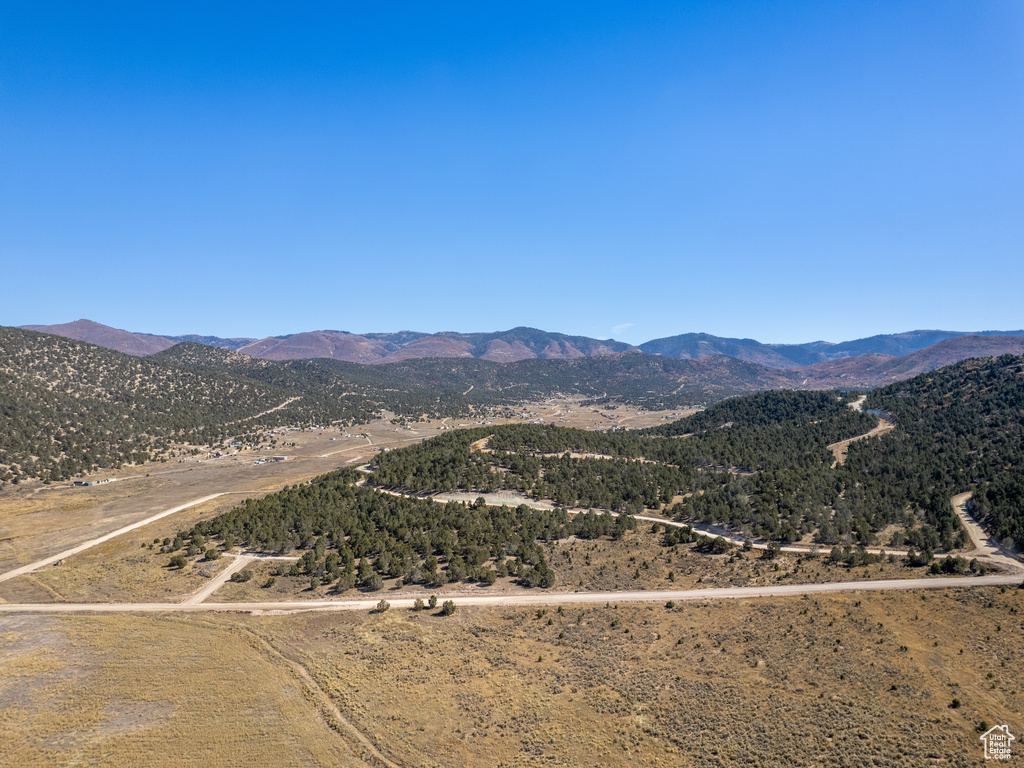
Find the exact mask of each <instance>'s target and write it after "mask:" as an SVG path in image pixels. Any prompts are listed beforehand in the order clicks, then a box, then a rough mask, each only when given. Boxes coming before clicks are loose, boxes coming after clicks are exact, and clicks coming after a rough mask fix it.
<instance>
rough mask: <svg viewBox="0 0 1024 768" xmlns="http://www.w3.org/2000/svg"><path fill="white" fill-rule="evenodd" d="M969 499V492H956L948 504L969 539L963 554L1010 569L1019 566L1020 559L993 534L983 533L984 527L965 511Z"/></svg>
mask: <svg viewBox="0 0 1024 768" xmlns="http://www.w3.org/2000/svg"><path fill="white" fill-rule="evenodd" d="M970 499H971V494H970V493H958V494H957V495H956V496H954V497H953V498H952V499H950V504H952V505H953V509H955V510H956V513H957V515H958V516H959V518H960V522H961V523H962V524H963V526H964V530H965V531H967V536H968V538H969V539H970V540H971V550H970V551H969V552H964V553H963V556H964V557H976V558H978V559H979V560H986V561H990V562H995V563H998V564H1000V565H1003V566H1005V567H1007V568H1010V569H1011V570H1013V569H1018V568H1021V563H1020V560H1019V559H1018V558H1017V557H1016V556H1015V555H1014V553H1013V552H1011V551H1009V550H1008V549H1006V547H1004V546H1003V545H1002V544H1001V543H1000V542H999V541H997V540H996V538H995V536H989V535H988V534H987V533H985V529H984V528H982V527H981V525H979V524H978V521H977V520H975V519H974V517H973V516H972V515H971V514H970V512H968V511H967V502H968V501H970Z"/></svg>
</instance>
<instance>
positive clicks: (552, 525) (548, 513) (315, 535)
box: [170, 469, 636, 592]
mask: <svg viewBox="0 0 1024 768" xmlns="http://www.w3.org/2000/svg"><path fill="white" fill-rule="evenodd" d="M358 474H359V473H358V472H356V471H355V470H353V469H341V470H338V471H336V472H331V473H328V474H326V475H322V476H320V477H318V478H316V479H314V480H313V481H311V482H309V483H305V484H302V485H299V486H295V487H293V488H286V489H285V490H283V491H281V492H280V493H275V494H272V495H270V496H266V497H264V498H262V499H258V500H256V499H248V500H246V502H245V503H244V504H241V505H240V506H238V507H235V508H234V509H233V510H231V511H229V512H227V513H225V514H223V515H220V516H218V517H216V518H214V519H213V520H210V521H207V522H201V523H198V524H197V525H195V526H194V527H193V528H192V529H191V530H189V531H182V532H181V533H179V535H178V537H177V538H176V539H175V541H174V543H173V544H172V546H171V548H170V550H171V551H178V550H181V549H185V547H186V546H187V549H185V553H186V554H188V555H189V556H194V555H197V554H199V553H200V552H201V551H202V548H203V547H204V546H206V544H207V541H208V540H210V539H211V538H212V537H216V538H217V539H218V540H219V541H220V542H221V543H222V544H223V545H224V546H225V547H231V546H234V545H242V546H246V547H250V548H252V549H256V550H259V551H264V552H290V551H292V550H294V549H304V550H305V552H304V553H303V556H302V558H301V559H300V560H299V562H298V563H296V564H295V565H294V566H292V568H291V570H290V571H289V573H288V575H291V576H305V577H308V578H309V579H310V583H311V586H314V588H315V587H319V586H322V585H327V584H331V585H334V589H335V590H336V591H338V592H344V591H345V590H347V589H351V588H353V587H358V588H360V589H364V590H367V591H376V590H378V589H380V588H381V587H382V584H383V580H384V579H394V578H398V579H401V581H402V583H406V584H413V583H416V584H429V585H432V586H442V585H444V584H447V583H448V582H450V581H467V582H477V583H483V584H493V583H494V582H495V580H496V579H497V577H499V576H508V575H513V576H517V577H518V579H519V581H520V583H521V584H523V585H525V586H531V587H535V586H536V587H550V586H553V585H554V580H555V576H554V572H553V571H552V570H551V569H550V567H549V566H548V564H547V562H546V560H545V557H544V549H543V547H542V546H541V543H542V542H548V541H554V540H557V539H563V538H565V537H567V536H571V535H576V536H580V537H583V538H597V537H599V536H602V535H610V536H615V537H619V536H621V535H622V534H623V532H625V531H626V530H629V529H631V528H635V526H636V521H635V520H633V519H632V518H629V517H625V516H623V517H619V518H613V517H612V516H611V515H603V516H590V517H585V516H583V517H577V518H576V519H574V520H570V518H569V516H568V515H567V514H566V512H565V510H560V509H559V510H537V509H533V508H531V507H528V506H525V505H522V506H519V507H518V508H514V509H513V508H510V507H493V506H487V505H485V504H479V503H475V504H468V505H467V504H462V503H459V502H451V503H447V504H438V503H436V502H434V501H431V500H425V499H416V498H410V497H400V496H392V495H388V494H384V493H379V492H377V491H375V490H372V489H370V488H365V487H361V486H358V485H357V484H356V481H357V475H358ZM186 542H187V544H186Z"/></svg>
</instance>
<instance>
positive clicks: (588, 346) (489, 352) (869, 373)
mask: <svg viewBox="0 0 1024 768" xmlns="http://www.w3.org/2000/svg"><path fill="white" fill-rule="evenodd" d="M22 328H23V329H25V330H32V331H37V332H41V333H49V334H54V335H57V336H64V337H67V338H71V339H77V340H79V341H85V342H88V343H91V344H96V345H98V346H102V347H107V348H108V349H114V350H117V351H119V352H124V353H127V354H131V355H136V356H148V355H153V354H156V353H158V352H162V351H164V350H167V349H170V348H171V347H173V346H175V345H177V344H180V343H182V342H195V343H199V344H204V345H207V346H211V347H220V348H222V349H227V350H232V351H236V352H239V353H241V354H243V355H247V356H249V357H254V358H260V359H264V360H276V361H287V360H305V359H331V360H339V361H345V362H350V363H362V364H375V365H376V364H388V363H398V362H403V361H408V360H417V359H425V358H463V359H478V360H485V361H490V362H497V363H514V362H520V361H526V360H575V359H579V358H584V357H603V356H608V355H614V356H618V355H622V354H627V353H632V354H644V355H651V356H658V357H662V358H670V359H675V360H694V361H695V360H703V359H706V358H714V357H725V358H732V359H734V360H739V361H743V362H746V363H753V364H755V365H757V366H762V367H764V368H768V369H775V370H776V371H777V372H778V373H779V374H784V375H782V376H774V375H769V374H768V371H765V372H764V375H763V376H761V377H760V378H763V379H764V381H765V383H768V382H772V383H773V384H775V385H776V386H777V385H779V384H782V383H783V382H787V383H788V382H791V383H789V386H792V387H809V388H827V387H835V386H850V387H875V386H879V385H882V384H886V383H890V382H892V381H898V380H902V379H906V378H910V377H912V376H916V375H918V374H920V373H924V372H927V371H931V370H934V369H936V368H940V367H942V366H944V365H949V364H951V363H954V362H958V361H959V360H964V359H967V358H971V357H993V356H997V355H1001V354H1007V353H1010V354H1022V353H1024V330H1017V331H982V332H979V333H970V332H964V331H942V330H918V331H907V332H904V333H896V334H884V335H878V336H870V337H867V338H863V339H854V340H852V341H845V342H840V343H830V342H825V341H813V342H807V343H804V344H765V343H762V342H759V341H756V340H754V339H732V338H724V337H720V336H712V335H710V334H706V333H686V334H681V335H679V336H671V337H666V338H661V339H654V340H652V341H648V342H645V343H643V344H640V345H639V346H633V345H631V344H626V343H624V342H620V341H615V340H612V339H605V340H600V339H592V338H589V337H586V336H569V335H566V334H562V333H552V332H548V331H540V330H537V329H534V328H513V329H511V330H508V331H500V332H495V333H455V332H442V333H419V332H414V331H400V332H397V333H365V334H357V333H349V332H347V331H332V330H323V331H307V332H303V333H296V334H290V335H285V336H270V337H267V338H264V339H252V338H227V339H226V338H220V337H217V336H199V335H187V336H161V335H155V334H148V333H133V332H130V331H124V330H120V329H117V328H111V327H109V326H106V325H101V324H100V323H96V322H93V321H91V320H77V321H75V322H73V323H64V324H61V325H28V326H22ZM783 386H785V384H783Z"/></svg>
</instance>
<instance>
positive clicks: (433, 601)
mask: <svg viewBox="0 0 1024 768" xmlns="http://www.w3.org/2000/svg"><path fill="white" fill-rule="evenodd" d="M427 603H428V605H429V606H430V607H431V608H437V595H431V596H430V600H429V601H427Z"/></svg>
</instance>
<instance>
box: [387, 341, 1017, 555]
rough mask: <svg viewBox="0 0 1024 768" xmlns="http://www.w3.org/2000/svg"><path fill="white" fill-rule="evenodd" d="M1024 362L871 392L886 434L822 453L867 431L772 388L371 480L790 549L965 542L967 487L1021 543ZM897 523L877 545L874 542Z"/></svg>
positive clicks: (402, 460)
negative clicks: (671, 525) (646, 516)
mask: <svg viewBox="0 0 1024 768" xmlns="http://www.w3.org/2000/svg"><path fill="white" fill-rule="evenodd" d="M1022 369H1024V358H1021V357H1015V356H1011V355H1005V356H1003V357H1000V358H998V359H986V360H968V361H964V362H962V363H959V364H957V365H954V366H950V367H948V368H946V369H943V370H941V371H938V372H934V373H931V374H925V375H922V376H919V377H917V378H915V379H913V380H910V381H907V382H902V383H900V384H894V385H892V386H889V387H886V388H883V389H880V390H876V391H874V392H873V393H871V395H870V397H869V398H868V401H867V407H868V408H871V409H882V410H885V411H887V412H888V413H890V414H892V415H893V417H894V418H895V421H896V425H897V427H896V430H895V431H894V432H893V433H890V434H888V435H885V436H884V437H880V438H872V439H867V440H863V441H858V442H855V443H853V444H852V445H851V446H850V448H849V454H848V458H847V460H846V462H845V464H838V463H836V462H835V461H834V460H833V456H832V454H831V452H830V451H829V450H828V448H827V446H828V445H829V444H831V443H834V442H838V441H840V440H843V439H846V438H849V437H853V436H856V435H859V434H863V433H866V432H867V431H868V430H869V429H870V428H871V426H873V424H874V423H875V419H874V418H873V417H871V416H869V415H868V414H866V413H859V412H856V411H854V410H852V409H850V408H849V407H847V401H848V400H849V398H848V397H845V398H844V397H840V396H839V395H838V394H837V393H825V392H766V393H759V394H755V395H750V396H746V397H739V398H734V399H730V400H726V401H724V402H721V403H719V404H717V405H715V406H713V407H711V408H708V409H706V410H705V411H703V412H700V413H697V414H695V415H693V416H690V417H688V418H686V419H681V420H679V421H676V422H672V423H670V424H666V425H663V426H660V427H657V428H653V429H650V430H646V431H644V432H611V433H598V432H586V431H581V430H574V429H563V428H557V427H550V426H543V427H541V426H535V425H524V426H518V425H516V426H503V427H496V428H490V429H478V430H472V431H467V432H458V433H451V434H446V435H443V436H441V437H439V438H436V439H434V440H431V441H430V442H428V443H424V444H421V445H415V446H410V447H408V448H405V449H402V450H400V451H394V452H391V453H388V454H386V455H383V456H381V457H379V459H378V460H377V467H376V471H375V472H374V473H373V475H372V476H371V482H373V483H374V484H377V485H380V486H382V487H389V488H402V489H408V490H411V491H414V492H426V491H431V490H453V489H461V490H466V491H470V492H474V491H494V490H501V489H504V490H514V491H518V492H520V493H524V494H527V495H529V496H531V497H533V498H538V499H540V498H543V499H549V500H552V501H554V502H555V503H557V504H561V505H566V506H581V507H590V508H603V509H611V510H618V511H627V512H638V511H640V510H641V509H642V508H649V509H660V510H662V511H664V512H666V513H668V514H671V515H673V516H675V517H676V518H677V519H680V520H691V521H699V522H708V523H714V524H718V525H723V526H727V527H729V528H731V529H732V530H735V531H739V532H743V533H746V534H748V535H753V536H759V537H766V538H770V539H775V540H778V541H780V542H783V543H786V542H789V541H794V540H797V539H799V538H801V537H803V536H804V535H806V534H813V535H814V539H815V540H816V541H818V542H819V543H822V544H837V543H842V542H844V541H845V542H857V543H861V544H874V543H881V544H883V545H886V546H893V547H908V546H909V547H912V548H917V549H921V550H929V551H931V550H936V549H940V548H941V549H952V548H954V547H957V546H960V545H962V544H963V543H964V542H965V533H964V531H963V530H962V527H961V526H960V523H959V520H958V519H957V517H956V515H955V512H954V510H953V509H952V507H951V505H950V498H951V496H952V495H954V494H955V493H959V492H963V491H965V490H971V491H973V493H974V499H973V503H974V505H975V509H976V510H977V512H978V513H979V514H980V515H981V516H982V517H983V519H984V520H985V522H986V523H987V524H989V525H990V526H991V527H992V529H993V530H994V531H995V532H996V534H997V535H998V536H999V537H1000V538H1002V539H1005V540H1006V541H1007V543H1014V542H1015V543H1016V544H1017V546H1021V545H1024V512H1022V511H1021V510H1022V509H1024V506H1022V504H1021V501H1022V500H1024V495H1022V492H1024V488H1022V485H1024V484H1022V482H1021V480H1020V478H1021V468H1022V466H1024V439H1022V434H1021V421H1022V418H1024V373H1022ZM890 526H898V528H897V529H895V530H894V531H893V530H890V531H889V533H887V534H886V538H885V540H880V539H879V533H880V532H882V531H884V530H886V529H887V528H890Z"/></svg>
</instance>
